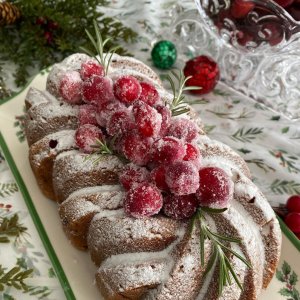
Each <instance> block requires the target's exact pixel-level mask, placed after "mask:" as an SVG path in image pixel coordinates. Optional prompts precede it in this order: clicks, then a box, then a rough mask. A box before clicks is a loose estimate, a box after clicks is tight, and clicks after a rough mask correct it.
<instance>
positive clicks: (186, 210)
mask: <svg viewBox="0 0 300 300" xmlns="http://www.w3.org/2000/svg"><path fill="white" fill-rule="evenodd" d="M197 207H198V201H197V198H196V197H195V194H191V195H182V196H178V195H168V196H166V197H165V198H164V206H163V212H164V213H165V214H166V215H167V216H168V217H171V218H173V219H177V220H181V219H187V218H190V217H191V216H192V215H193V214H194V213H195V212H196V209H197Z"/></svg>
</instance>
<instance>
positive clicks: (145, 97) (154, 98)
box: [139, 82, 160, 106]
mask: <svg viewBox="0 0 300 300" xmlns="http://www.w3.org/2000/svg"><path fill="white" fill-rule="evenodd" d="M140 85H141V88H142V91H141V94H140V97H139V100H141V101H143V102H145V103H147V104H149V105H150V106H153V105H155V104H157V103H158V101H159V99H160V96H159V93H158V91H157V90H156V88H155V87H154V86H153V85H152V84H150V83H148V82H141V83H140Z"/></svg>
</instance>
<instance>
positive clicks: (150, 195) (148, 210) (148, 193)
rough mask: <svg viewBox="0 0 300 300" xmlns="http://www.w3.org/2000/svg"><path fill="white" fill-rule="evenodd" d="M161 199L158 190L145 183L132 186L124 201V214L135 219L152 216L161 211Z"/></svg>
mask: <svg viewBox="0 0 300 300" xmlns="http://www.w3.org/2000/svg"><path fill="white" fill-rule="evenodd" d="M162 205H163V197H162V195H161V192H160V191H159V189H158V188H157V187H156V186H154V185H152V184H150V183H147V182H143V183H140V184H138V185H137V186H134V187H133V188H132V189H130V190H129V192H128V193H127V195H126V197H125V199H124V210H125V212H126V213H127V214H128V215H129V216H132V217H135V218H144V217H150V216H153V215H155V214H157V213H159V211H160V210H161V208H162Z"/></svg>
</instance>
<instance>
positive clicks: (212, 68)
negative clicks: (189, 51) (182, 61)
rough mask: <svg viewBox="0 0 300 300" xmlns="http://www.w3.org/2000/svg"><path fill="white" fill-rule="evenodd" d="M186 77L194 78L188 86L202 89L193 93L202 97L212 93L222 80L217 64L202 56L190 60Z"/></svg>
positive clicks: (186, 67)
mask: <svg viewBox="0 0 300 300" xmlns="http://www.w3.org/2000/svg"><path fill="white" fill-rule="evenodd" d="M183 72H184V76H185V77H188V76H192V78H190V79H188V80H187V82H186V85H187V86H198V87H201V89H199V90H193V91H191V92H192V93H194V94H198V95H202V94H207V93H209V92H211V91H212V90H213V89H214V87H215V86H216V84H217V82H218V80H219V78H220V70H219V67H218V65H217V63H216V62H215V61H214V60H213V59H212V58H210V57H208V56H205V55H201V56H197V57H195V58H193V59H191V60H189V61H188V62H187V63H186V65H185V67H184V70H183Z"/></svg>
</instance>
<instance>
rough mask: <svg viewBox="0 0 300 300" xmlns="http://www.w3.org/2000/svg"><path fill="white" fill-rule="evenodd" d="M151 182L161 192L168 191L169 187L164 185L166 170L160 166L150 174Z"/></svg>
mask: <svg viewBox="0 0 300 300" xmlns="http://www.w3.org/2000/svg"><path fill="white" fill-rule="evenodd" d="M150 178H151V180H152V182H153V183H154V184H155V185H156V186H157V187H158V188H159V189H160V190H162V191H169V187H168V185H167V183H166V168H165V166H163V165H160V166H158V167H156V168H154V169H153V170H152V171H151V173H150Z"/></svg>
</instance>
